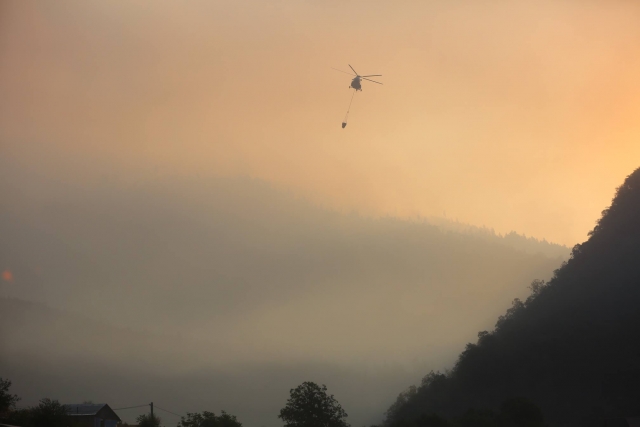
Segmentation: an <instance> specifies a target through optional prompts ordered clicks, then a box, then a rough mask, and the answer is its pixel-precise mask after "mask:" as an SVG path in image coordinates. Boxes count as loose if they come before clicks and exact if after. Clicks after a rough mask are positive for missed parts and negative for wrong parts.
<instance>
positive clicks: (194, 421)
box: [178, 411, 242, 427]
mask: <svg viewBox="0 0 640 427" xmlns="http://www.w3.org/2000/svg"><path fill="white" fill-rule="evenodd" d="M178 427H242V423H240V421H238V419H237V418H236V417H235V415H229V414H227V413H226V412H225V411H222V413H221V414H220V415H216V414H214V413H213V412H208V411H204V412H202V413H198V412H196V413H187V416H186V417H181V418H180V422H179V423H178Z"/></svg>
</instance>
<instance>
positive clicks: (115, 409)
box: [113, 403, 149, 411]
mask: <svg viewBox="0 0 640 427" xmlns="http://www.w3.org/2000/svg"><path fill="white" fill-rule="evenodd" d="M143 406H149V404H148V403H147V404H146V405H138V406H127V407H126V408H114V409H113V410H114V411H123V410H125V409H133V408H142V407H143Z"/></svg>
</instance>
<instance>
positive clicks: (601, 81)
mask: <svg viewBox="0 0 640 427" xmlns="http://www.w3.org/2000/svg"><path fill="white" fill-rule="evenodd" d="M347 63H350V64H351V65H353V66H354V67H355V69H356V70H358V71H359V72H360V73H362V74H383V77H381V78H380V80H381V81H382V82H384V86H379V85H375V84H367V82H365V83H364V85H363V88H364V90H363V92H362V93H358V94H357V95H356V97H355V100H354V103H353V107H352V111H351V115H350V119H349V125H348V126H347V128H346V129H341V127H340V123H341V121H342V118H343V116H344V114H345V111H346V108H347V105H348V102H349V97H350V92H349V90H348V89H347V86H348V85H349V77H348V76H346V75H344V74H341V73H338V72H335V71H333V70H331V68H330V67H337V68H342V69H347V68H348V67H347ZM638 76H640V3H637V2H633V1H611V0H607V1H586V0H580V1H557V0H554V1H515V0H509V1H506V0H505V1H484V2H478V1H475V0H474V1H472V0H467V1H463V0H461V1H449V0H438V1H404V2H378V1H372V0H367V1H350V2H342V1H322V2H316V1H269V2H262V1H237V0H234V1H195V0H192V1H189V2H173V1H159V0H155V1H109V2H104V1H88V0H78V1H57V2H35V1H23V0H16V1H10V0H5V1H2V2H1V3H0V150H1V151H0V155H2V156H3V157H4V158H5V159H10V161H11V162H14V163H16V164H18V165H20V166H21V167H24V168H27V169H30V170H34V171H37V173H39V174H40V175H42V176H45V177H47V178H49V179H55V180H59V181H60V182H67V181H76V182H83V183H86V185H87V186H91V185H92V183H95V182H100V181H103V180H113V181H118V182H123V183H125V184H126V183H132V182H137V181H140V180H144V181H148V180H154V179H156V178H158V177H160V176H166V175H178V176H199V177H201V178H202V179H206V178H207V177H210V176H217V175H249V176H252V177H257V178H261V179H264V180H267V181H270V182H272V183H274V184H275V185H276V186H279V187H282V188H286V189H290V190H292V191H294V192H295V193H297V194H300V195H302V196H304V197H307V198H309V199H310V200H312V201H314V202H316V203H319V204H321V205H323V206H327V207H330V208H335V209H338V210H344V211H350V210H356V211H358V212H361V213H363V214H367V215H393V216H401V217H414V216H417V215H421V216H432V215H436V216H442V215H444V214H445V213H446V216H447V217H449V218H457V219H459V220H460V221H463V222H467V223H471V224H475V225H486V226H489V227H493V228H495V229H496V231H498V232H508V231H511V230H515V231H518V232H520V233H526V234H527V235H533V236H535V237H538V238H546V239H549V240H552V241H555V242H559V243H563V244H567V245H573V244H575V243H577V242H580V241H582V240H584V239H585V237H586V234H587V232H588V231H589V230H590V229H591V228H592V227H593V225H594V223H595V221H596V219H597V218H598V217H599V215H600V211H601V210H603V209H604V208H605V207H607V206H608V204H609V202H610V200H611V198H612V197H613V193H614V190H615V187H616V186H618V185H620V184H621V183H622V181H623V179H624V177H625V176H626V175H628V174H629V173H631V172H632V171H633V169H635V168H636V167H638V166H639V165H640V162H639V161H638V160H639V157H640V144H638V140H639V137H640V120H638V117H639V114H640V83H639V79H638Z"/></svg>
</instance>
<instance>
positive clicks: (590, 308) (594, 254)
mask: <svg viewBox="0 0 640 427" xmlns="http://www.w3.org/2000/svg"><path fill="white" fill-rule="evenodd" d="M638 218H640V169H637V170H636V171H634V172H633V173H632V174H630V175H629V176H628V177H627V179H626V180H625V182H624V183H623V184H622V185H621V186H620V187H619V188H618V189H617V191H616V195H615V197H614V199H613V202H612V204H611V206H610V207H609V208H608V209H606V210H604V211H603V215H602V218H601V219H600V220H599V221H598V223H597V225H596V227H595V228H594V229H593V231H592V232H591V233H590V237H589V239H588V240H587V241H586V242H584V243H583V244H580V245H576V246H575V247H574V248H573V251H572V256H571V258H570V259H569V260H568V261H567V262H565V263H563V265H562V266H561V267H560V268H559V269H557V270H556V271H555V273H554V276H553V277H552V278H551V280H549V281H548V282H542V281H536V282H534V283H532V286H531V291H532V292H531V295H530V296H529V297H528V298H527V299H526V300H525V301H521V300H519V299H516V300H514V302H513V305H512V307H511V308H510V309H509V310H508V311H507V312H506V313H505V314H504V315H503V316H500V317H499V318H498V321H497V323H496V326H495V329H494V330H492V331H482V332H480V333H479V334H478V341H477V342H476V343H470V344H468V345H467V347H466V349H465V350H464V351H463V352H462V353H461V354H460V356H459V357H458V360H457V362H456V364H455V366H454V368H453V369H452V370H451V371H449V372H446V373H444V374H441V373H433V372H432V373H431V374H429V375H427V376H426V377H425V378H424V379H423V382H422V384H421V385H420V386H419V387H414V388H410V389H409V390H408V391H407V392H404V393H402V394H401V395H400V396H399V397H398V399H397V400H396V402H395V403H394V404H393V405H392V406H391V407H390V409H389V410H388V412H387V420H386V424H387V425H394V424H396V423H398V422H401V421H402V420H414V419H416V418H417V417H418V416H420V414H424V413H430V412H435V413H438V414H440V415H442V416H445V417H455V416H460V415H461V414H462V413H463V412H464V411H466V410H468V409H470V408H490V409H496V408H497V407H498V405H499V404H500V402H502V401H503V400H504V399H505V398H509V397H520V396H523V397H526V398H528V399H530V400H532V401H533V402H535V403H536V404H538V405H540V407H541V408H542V409H543V411H544V413H545V416H546V417H547V419H548V420H549V421H550V422H551V423H552V424H554V425H562V424H572V425H578V424H583V425H584V424H589V425H593V424H594V423H596V424H597V422H599V421H598V420H601V419H603V418H605V417H620V416H632V415H638V414H640V406H639V405H638V403H637V402H638V401H640V400H638V397H640V389H639V388H638V386H635V389H634V390H633V391H632V392H627V393H626V394H625V393H622V392H621V391H618V392H616V391H615V389H616V388H620V389H622V388H623V387H621V386H620V387H616V386H615V385H614V386H613V389H614V391H609V392H604V391H603V390H604V388H605V387H604V384H606V383H611V381H613V383H614V384H615V383H616V381H617V380H615V379H614V380H611V378H612V375H613V377H616V375H618V376H624V375H631V376H633V375H634V372H635V373H640V345H638V340H637V337H638V336H640V312H639V311H638V309H637V307H638V306H639V305H640V262H639V261H640V226H639V223H640V221H638ZM625 373H626V374H625ZM610 388H611V387H610Z"/></svg>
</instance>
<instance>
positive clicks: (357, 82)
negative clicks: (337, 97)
mask: <svg viewBox="0 0 640 427" xmlns="http://www.w3.org/2000/svg"><path fill="white" fill-rule="evenodd" d="M347 65H348V66H349V68H351V71H353V74H354V75H355V77H354V78H353V80H351V85H350V86H349V89H351V88H353V89H355V90H357V91H358V90H359V91H362V85H361V84H360V81H361V80H367V81H370V82H374V83H378V84H379V85H381V84H382V83H380V82H377V81H375V80H371V79H368V78H367V77H382V74H370V75H368V76H361V75H360V74H358V72H357V71H356V70H354V69H353V67H352V66H351V64H347ZM332 68H333V67H332ZM333 69H334V70H336V71H340V72H341V73H345V74H349V75H351V73H348V72H346V71H342V70H338V69H337V68H333Z"/></svg>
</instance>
